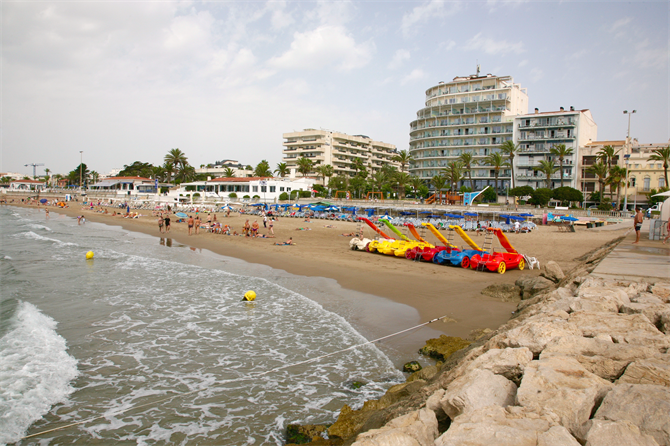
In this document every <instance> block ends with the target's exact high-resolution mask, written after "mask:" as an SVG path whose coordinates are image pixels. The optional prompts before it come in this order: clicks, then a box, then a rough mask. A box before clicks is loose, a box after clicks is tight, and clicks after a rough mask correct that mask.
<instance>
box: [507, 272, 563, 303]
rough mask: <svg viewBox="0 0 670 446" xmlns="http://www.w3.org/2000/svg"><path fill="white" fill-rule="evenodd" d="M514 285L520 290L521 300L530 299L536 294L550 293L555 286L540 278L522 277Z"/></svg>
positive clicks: (549, 281)
mask: <svg viewBox="0 0 670 446" xmlns="http://www.w3.org/2000/svg"><path fill="white" fill-rule="evenodd" d="M515 285H516V286H518V287H519V288H520V289H521V299H530V298H531V297H533V296H535V295H536V294H539V293H542V292H545V291H550V290H551V289H553V288H555V286H556V284H555V283H554V282H552V281H551V280H549V279H546V278H544V277H542V276H535V277H533V276H523V277H521V278H520V279H517V281H516V282H515Z"/></svg>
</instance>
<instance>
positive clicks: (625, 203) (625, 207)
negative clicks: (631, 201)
mask: <svg viewBox="0 0 670 446" xmlns="http://www.w3.org/2000/svg"><path fill="white" fill-rule="evenodd" d="M623 159H624V163H626V184H625V187H626V188H625V190H624V193H623V210H624V212H627V211H628V161H630V154H629V153H627V154H625V155H624V156H623Z"/></svg>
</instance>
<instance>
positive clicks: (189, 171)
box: [175, 164, 197, 183]
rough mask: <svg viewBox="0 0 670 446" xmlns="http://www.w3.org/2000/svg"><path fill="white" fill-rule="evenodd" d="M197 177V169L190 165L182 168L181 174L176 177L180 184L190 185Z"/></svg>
mask: <svg viewBox="0 0 670 446" xmlns="http://www.w3.org/2000/svg"><path fill="white" fill-rule="evenodd" d="M196 177H197V174H196V172H195V167H193V166H191V165H190V164H187V165H186V166H184V167H182V169H181V170H180V171H179V173H178V174H177V176H176V177H175V181H176V182H178V183H188V182H189V181H193V180H195V179H196Z"/></svg>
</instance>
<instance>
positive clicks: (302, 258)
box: [8, 197, 628, 337]
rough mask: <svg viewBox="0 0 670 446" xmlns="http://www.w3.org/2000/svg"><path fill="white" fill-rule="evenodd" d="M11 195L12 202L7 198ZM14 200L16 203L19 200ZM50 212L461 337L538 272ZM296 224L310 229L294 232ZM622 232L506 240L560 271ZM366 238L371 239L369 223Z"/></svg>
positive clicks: (336, 230)
mask: <svg viewBox="0 0 670 446" xmlns="http://www.w3.org/2000/svg"><path fill="white" fill-rule="evenodd" d="M8 198H9V199H10V200H11V197H8ZM12 204H16V205H21V204H20V201H19V203H18V204H17V203H16V202H15V203H12ZM40 208H42V209H43V208H44V207H43V206H40ZM49 210H50V212H52V213H63V214H66V215H69V216H71V217H76V216H77V215H84V216H86V219H87V220H88V221H90V222H100V223H104V224H108V225H118V226H121V227H123V228H124V229H127V230H131V231H138V232H142V233H145V234H149V235H153V236H156V237H164V238H165V239H168V238H169V239H171V240H173V241H174V242H176V243H180V244H184V245H187V246H190V247H192V248H195V249H206V250H210V251H212V252H214V253H217V254H221V255H225V256H229V257H235V258H238V259H242V260H244V261H246V262H250V263H255V264H261V265H267V266H270V267H272V268H276V269H279V270H284V271H286V272H288V273H291V274H295V275H300V276H307V277H325V278H330V279H334V280H336V281H337V283H338V284H339V285H340V286H341V287H342V288H344V289H346V290H354V291H358V292H363V293H367V294H372V295H375V296H379V297H382V298H386V299H389V300H391V301H393V302H397V303H401V304H405V305H408V306H410V307H413V308H415V309H416V310H417V311H418V314H419V317H420V322H424V321H427V320H430V319H433V318H436V317H440V316H443V315H448V316H449V319H448V320H447V321H446V322H444V323H435V324H433V325H431V328H434V329H436V330H439V331H442V332H444V333H447V334H449V335H453V336H461V337H466V336H467V335H468V334H469V333H470V331H471V330H473V329H480V328H491V329H495V328H497V327H498V326H500V325H501V324H503V323H504V322H506V321H507V320H508V319H509V316H510V314H511V312H512V311H514V308H515V306H516V303H513V302H501V301H499V300H496V299H494V298H490V297H487V296H484V295H482V294H480V292H481V290H482V289H484V288H485V287H486V286H488V285H491V284H500V283H514V282H515V281H516V280H517V279H518V278H519V277H521V276H523V275H538V274H539V270H537V269H535V270H532V271H531V270H528V269H526V270H524V271H519V270H508V271H507V272H506V273H505V274H503V275H500V274H497V273H490V272H476V271H473V270H465V269H462V268H456V267H447V266H442V265H435V264H432V263H425V262H421V263H419V262H412V261H409V260H406V259H404V258H396V257H390V256H384V255H379V254H370V253H366V252H361V251H352V250H350V249H349V240H350V239H351V237H349V236H343V235H342V234H345V233H352V232H354V231H355V230H356V228H357V224H356V223H351V222H334V221H331V220H319V219H313V220H312V221H311V222H306V221H304V220H303V219H298V218H288V217H287V218H282V217H280V218H279V219H278V220H277V221H275V223H274V232H275V238H249V237H242V236H227V235H219V234H212V233H207V232H205V231H204V230H201V231H200V233H199V234H198V235H191V236H189V235H188V229H187V225H186V223H177V222H176V220H177V219H176V218H175V217H174V216H173V218H172V228H171V231H170V233H169V234H161V233H160V232H159V229H158V223H157V221H158V219H157V218H156V217H154V216H152V215H151V211H139V212H140V214H141V217H139V218H135V219H130V218H123V217H121V216H112V215H111V214H101V213H98V212H93V211H90V210H88V208H86V209H83V208H82V206H81V204H79V203H70V207H68V208H65V209H60V208H55V207H49ZM109 211H110V212H113V209H112V208H109ZM193 215H194V214H193ZM216 216H217V219H218V220H219V221H221V222H223V223H226V224H228V225H230V226H231V227H232V228H233V230H236V231H237V232H238V233H241V232H242V231H241V230H242V226H243V224H244V221H245V220H246V219H250V222H251V223H253V221H254V219H257V220H258V223H259V225H260V231H259V233H260V234H268V233H269V231H268V230H267V229H265V228H263V223H262V218H260V217H258V216H249V215H239V214H237V213H231V215H230V217H226V216H225V214H224V213H218V214H216ZM52 218H53V217H52ZM202 219H203V220H206V219H207V216H206V215H204V216H202ZM298 228H308V229H309V230H297V229H298ZM626 230H628V229H627V228H622V229H618V230H594V229H590V230H587V229H584V228H578V229H577V232H575V233H569V232H559V231H558V229H557V228H555V227H551V226H543V227H538V229H537V230H535V231H533V232H531V233H527V234H508V237H509V239H510V242H511V243H512V245H513V246H514V247H515V248H516V249H517V250H518V251H519V252H522V253H524V254H527V255H530V256H532V257H536V258H537V259H538V260H539V261H540V262H547V261H549V260H553V261H555V262H557V263H558V264H559V265H560V266H561V267H562V268H563V269H564V270H565V269H567V268H570V267H572V266H573V265H574V264H575V263H576V262H575V260H574V259H575V258H577V257H579V256H581V255H583V254H584V253H586V252H588V251H590V250H592V249H594V248H596V247H598V246H601V245H602V244H604V243H605V242H607V241H609V240H611V239H613V238H616V237H619V236H621V235H623V233H624V232H625V231H626ZM470 234H472V233H470ZM364 235H365V237H368V238H372V237H373V234H372V231H371V230H370V229H369V228H367V229H366V230H365V234H364ZM472 236H473V239H474V240H475V241H477V240H478V239H479V240H481V241H483V239H484V237H483V236H480V237H477V236H475V235H472ZM289 237H292V238H293V241H294V243H295V245H294V246H277V245H275V244H274V243H282V242H284V241H286V240H288V239H289ZM427 240H429V241H431V242H433V243H436V244H437V241H436V240H435V239H434V237H433V236H432V234H428V235H427ZM458 245H464V243H458ZM494 246H495V244H494ZM401 328H404V327H401Z"/></svg>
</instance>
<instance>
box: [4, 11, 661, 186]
mask: <svg viewBox="0 0 670 446" xmlns="http://www.w3.org/2000/svg"><path fill="white" fill-rule="evenodd" d="M0 8H1V13H2V47H1V50H2V54H1V58H2V59H1V63H2V66H1V70H2V71H1V75H2V79H1V90H2V97H1V103H0V105H1V110H0V112H1V118H0V121H1V126H2V128H1V132H2V133H1V143H2V153H1V158H0V172H19V173H24V174H26V175H32V170H33V168H32V166H27V167H26V166H25V165H26V164H33V163H34V164H44V166H40V167H38V168H37V173H38V174H43V173H44V169H45V168H48V169H49V170H50V171H51V172H52V173H61V174H67V172H69V171H71V170H74V169H75V168H76V167H77V166H78V165H79V162H80V159H82V160H83V162H84V163H85V164H86V165H87V167H88V168H89V170H94V171H96V172H99V173H101V174H107V173H109V171H111V170H112V169H114V168H123V166H124V165H130V164H132V163H133V162H135V161H141V162H148V163H152V164H154V165H160V164H162V163H163V158H164V156H165V155H166V154H167V152H168V151H169V150H170V149H172V148H179V149H181V150H182V151H183V152H184V153H185V154H186V156H187V157H188V160H189V162H190V163H191V164H192V165H194V166H195V167H199V166H200V165H201V164H208V163H213V162H215V161H217V160H223V159H235V160H238V161H240V162H241V163H243V164H245V165H246V164H251V165H254V166H255V165H256V164H257V163H258V162H260V161H261V160H263V159H265V160H267V161H269V163H270V165H271V166H272V167H273V168H275V167H276V164H277V163H279V162H281V158H282V142H283V138H282V134H283V133H287V132H292V131H300V130H303V129H305V128H315V129H326V130H333V131H339V132H343V133H348V134H351V135H360V134H363V135H367V136H369V137H370V138H372V139H374V140H377V141H383V142H386V143H391V144H395V145H396V146H397V148H398V149H399V150H403V149H408V148H409V129H410V123H411V122H412V120H414V119H416V113H417V111H418V110H420V109H421V108H423V107H424V106H425V92H426V90H427V89H429V88H430V87H432V86H434V85H437V84H438V83H439V82H440V81H445V82H448V81H451V80H452V79H453V78H454V77H457V76H467V75H470V74H474V73H475V71H476V66H477V64H479V65H481V73H482V74H484V75H485V74H488V73H491V74H494V75H498V76H512V77H513V78H514V81H515V82H516V83H518V84H520V85H521V86H522V88H526V89H527V92H528V96H529V111H532V110H533V109H534V108H535V107H537V108H539V109H540V110H541V111H552V110H558V108H559V107H561V106H563V107H565V108H566V109H567V108H568V107H570V106H574V107H575V108H576V109H590V110H591V113H592V115H593V117H594V119H595V121H596V123H597V124H598V139H599V140H611V139H624V138H625V137H626V133H627V127H628V115H624V114H623V110H629V111H630V110H633V109H635V110H637V113H635V114H633V115H632V116H631V137H634V138H637V139H638V140H639V141H640V142H641V143H663V142H667V141H668V138H669V135H668V120H669V116H668V103H669V102H670V101H669V97H668V84H669V82H670V81H669V79H670V76H669V75H668V54H669V53H668V23H669V3H668V2H666V1H658V2H635V1H628V2H611V1H610V2H608V1H579V2H573V1H561V2H556V1H541V0H535V1H497V0H489V1H437V0H430V1H413V2H403V1H351V2H350V1H337V2H333V1H216V0H211V1H175V2H171V1H162V2H161V1H140V2H133V1H123V2H121V1H67V2H65V1H63V2H58V1H26V0H22V1H16V2H14V1H7V0H4V1H3V2H2V3H1V4H0ZM80 152H82V153H80Z"/></svg>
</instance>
